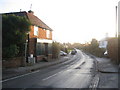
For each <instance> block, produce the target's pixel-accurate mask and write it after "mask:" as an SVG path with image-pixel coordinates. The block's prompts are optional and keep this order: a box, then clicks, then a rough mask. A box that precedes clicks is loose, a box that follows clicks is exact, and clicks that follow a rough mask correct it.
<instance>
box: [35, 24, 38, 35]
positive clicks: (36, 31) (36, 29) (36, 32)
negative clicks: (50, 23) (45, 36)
mask: <svg viewBox="0 0 120 90" xmlns="http://www.w3.org/2000/svg"><path fill="white" fill-rule="evenodd" d="M34 35H35V36H38V27H37V26H34Z"/></svg>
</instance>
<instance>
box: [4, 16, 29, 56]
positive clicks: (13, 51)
mask: <svg viewBox="0 0 120 90" xmlns="http://www.w3.org/2000/svg"><path fill="white" fill-rule="evenodd" d="M29 27H30V22H29V21H28V19H27V18H25V17H22V16H16V15H3V16H2V41H3V42H2V50H3V51H2V57H3V58H10V57H15V56H16V55H18V54H19V55H22V53H23V51H24V50H23V49H24V43H25V40H26V38H27V32H29V30H30V28H29Z"/></svg>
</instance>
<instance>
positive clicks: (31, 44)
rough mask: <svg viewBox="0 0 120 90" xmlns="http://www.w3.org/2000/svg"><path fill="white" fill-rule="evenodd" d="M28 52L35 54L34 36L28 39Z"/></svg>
mask: <svg viewBox="0 0 120 90" xmlns="http://www.w3.org/2000/svg"><path fill="white" fill-rule="evenodd" d="M28 47H29V48H28V52H29V53H28V54H29V55H30V54H33V55H35V49H36V39H35V38H30V39H29V45H28Z"/></svg>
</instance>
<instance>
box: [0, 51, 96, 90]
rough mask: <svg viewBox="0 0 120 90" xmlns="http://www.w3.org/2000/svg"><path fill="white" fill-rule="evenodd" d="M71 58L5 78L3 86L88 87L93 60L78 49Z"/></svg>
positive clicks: (92, 71) (91, 74)
mask: <svg viewBox="0 0 120 90" xmlns="http://www.w3.org/2000/svg"><path fill="white" fill-rule="evenodd" d="M71 60H72V62H69V63H68V62H64V63H61V64H58V65H54V66H50V67H48V68H44V69H40V70H37V71H34V72H31V73H29V74H26V75H22V76H20V77H17V78H13V79H10V80H6V81H4V82H2V85H3V88H22V89H24V90H25V89H26V88H88V87H89V86H90V84H91V81H92V79H93V76H94V60H93V59H92V58H90V57H89V56H88V55H86V54H84V53H83V52H81V51H80V50H78V51H77V53H76V55H73V57H72V58H71Z"/></svg>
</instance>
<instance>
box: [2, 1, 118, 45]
mask: <svg viewBox="0 0 120 90" xmlns="http://www.w3.org/2000/svg"><path fill="white" fill-rule="evenodd" d="M118 1H119V0H0V13H6V12H19V11H20V9H21V10H22V11H28V10H30V6H31V4H32V8H31V10H33V11H34V15H36V16H38V17H39V18H40V19H41V20H42V21H43V22H44V23H46V24H47V25H48V26H49V27H50V28H52V29H53V40H56V41H59V42H80V43H85V42H89V41H91V39H92V38H96V39H97V40H100V39H102V38H104V37H105V35H106V33H108V36H110V37H113V36H115V29H116V27H115V26H116V25H115V22H116V21H115V19H116V17H115V6H116V5H117V3H118Z"/></svg>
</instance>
